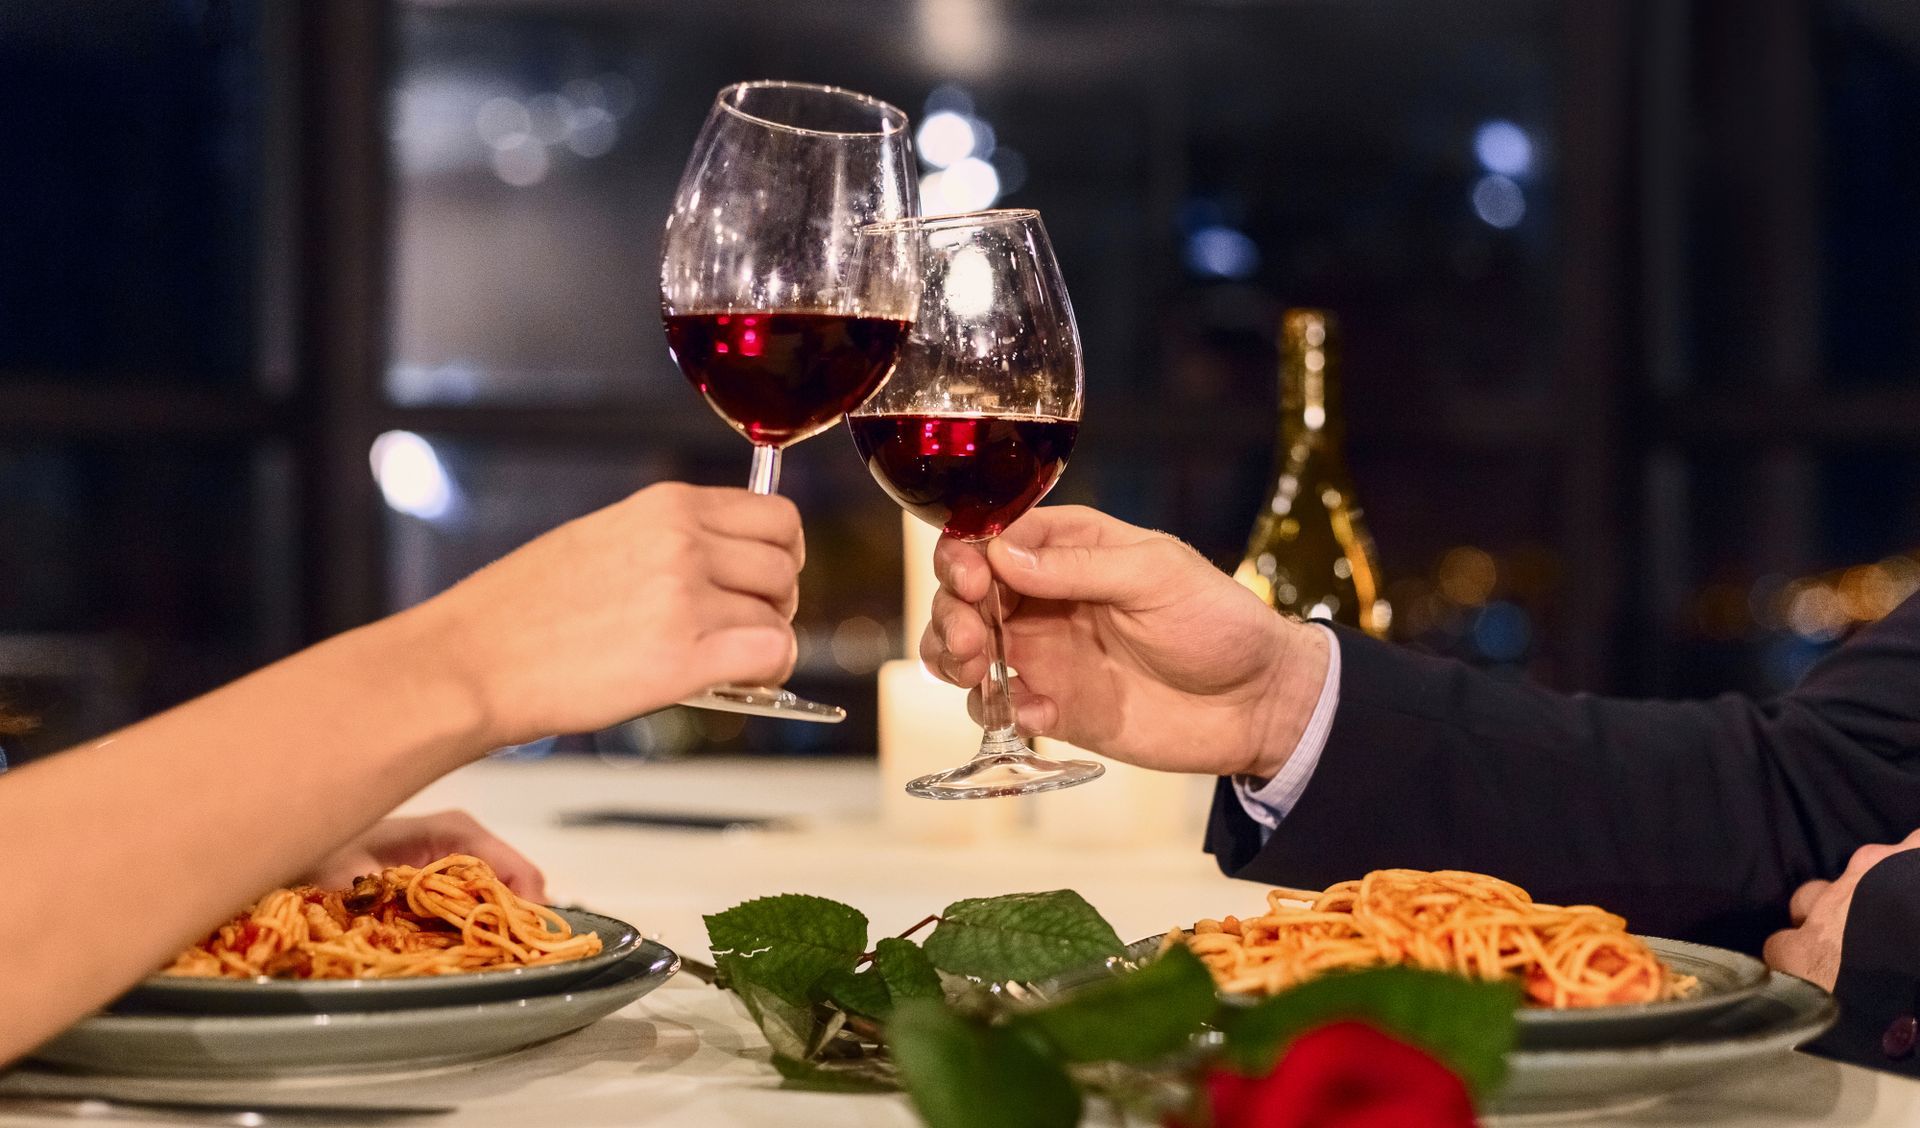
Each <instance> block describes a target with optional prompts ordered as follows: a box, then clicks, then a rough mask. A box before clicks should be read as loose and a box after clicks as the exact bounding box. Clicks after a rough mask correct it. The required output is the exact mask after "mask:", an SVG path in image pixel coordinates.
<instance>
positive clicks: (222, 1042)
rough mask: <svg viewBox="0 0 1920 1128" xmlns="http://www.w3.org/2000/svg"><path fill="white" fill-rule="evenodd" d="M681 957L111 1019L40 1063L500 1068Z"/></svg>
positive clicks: (93, 1021)
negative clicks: (587, 972)
mask: <svg viewBox="0 0 1920 1128" xmlns="http://www.w3.org/2000/svg"><path fill="white" fill-rule="evenodd" d="M679 969H680V957H678V956H676V955H674V954H673V953H672V952H671V951H669V950H667V949H666V948H664V947H661V946H660V945H659V944H655V943H654V942H653V941H651V940H641V941H639V942H638V943H637V944H636V945H634V946H633V947H632V948H631V949H630V950H629V951H628V953H627V955H626V956H625V957H623V958H620V959H618V960H617V961H616V962H615V963H614V964H613V965H612V966H610V967H604V968H603V969H602V970H601V971H600V973H599V974H598V975H596V976H594V977H593V978H592V979H590V980H588V981H586V982H583V983H576V984H574V985H573V986H571V987H569V988H566V989H564V990H562V991H558V992H553V993H546V994H534V995H529V996H527V997H525V998H516V999H505V1000H497V1001H493V1002H452V1003H448V1004H447V1005H444V1006H436V1007H427V1008H415V1009H406V1010H372V1011H369V1010H361V1011H347V1012H343V1013H338V1014H280V1015H246V1016H237V1015H230V1016H205V1015H181V1014H139V1015H132V1014H102V1015H95V1016H94V1017H92V1018H89V1019H86V1020H84V1021H82V1022H81V1023H80V1024H79V1025H77V1026H75V1027H73V1028H72V1029H70V1030H68V1031H67V1032H66V1033H64V1034H62V1035H60V1036H59V1037H57V1038H55V1039H54V1040H53V1041H51V1042H48V1043H47V1044H46V1045H44V1046H41V1047H40V1048H39V1049H38V1050H37V1051H35V1052H34V1053H33V1054H32V1055H31V1056H32V1057H33V1058H34V1059H36V1060H38V1061H41V1062H45V1063H47V1064H49V1065H55V1066H60V1067H62V1068H66V1069H77V1070H85V1071H88V1072H94V1073H116V1074H132V1075H139V1076H147V1077H271V1076H287V1075H296V1074H312V1073H356V1072H367V1071H387V1070H398V1069H419V1068H424V1067H428V1066H437V1065H449V1064H453V1063H457V1062H463V1061H472V1060H476V1059H479V1058H486V1057H493V1056H495V1055H497V1054H504V1053H508V1052H511V1051H513V1050H517V1049H521V1048H522V1047H525V1046H531V1045H534V1044H535V1043H538V1042H544V1041H547V1040H548V1039H551V1038H557V1037H559V1036H560V1035H562V1034H569V1033H572V1032H573V1031H575V1030H578V1029H580V1028H581V1027H583V1026H586V1025H588V1024H589V1023H592V1022H594V1021H596V1020H598V1019H601V1018H604V1017H606V1016H607V1015H609V1014H612V1013H613V1012H615V1011H617V1010H619V1009H620V1008H621V1007H624V1006H626V1005H627V1004H628V1003H630V1002H632V1001H633V1000H635V999H637V998H639V997H640V996H642V995H644V994H646V993H647V992H649V991H651V990H653V989H654V988H655V987H658V986H660V984H662V983H665V982H666V981H667V980H668V979H670V978H671V977H672V976H673V974H674V972H676V971H678V970H679Z"/></svg>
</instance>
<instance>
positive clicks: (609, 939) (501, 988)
mask: <svg viewBox="0 0 1920 1128" xmlns="http://www.w3.org/2000/svg"><path fill="white" fill-rule="evenodd" d="M554 911H555V912H557V913H559V914H560V915H561V916H562V917H564V918H566V921H567V923H568V924H570V925H572V926H573V930H574V932H576V933H580V932H597V933H599V935H600V954H598V955H594V956H588V957H587V958H585V959H581V960H568V961H567V962H565V963H554V964H541V965H539V966H538V967H516V968H505V969H502V970H499V971H475V972H469V973H466V974H462V975H423V976H415V977H412V978H407V979H265V978H262V979H201V978H196V977H191V976H183V975H155V976H151V977H149V978H147V979H146V980H144V981H142V982H141V984H140V985H139V986H138V987H135V988H134V989H133V990H131V991H129V992H127V994H125V995H124V996H122V997H121V998H120V1000H119V1001H118V1002H116V1003H114V1004H113V1006H112V1007H111V1008H109V1009H111V1010H113V1011H115V1012H116V1013H121V1014H135V1013H138V1014H152V1013H168V1014H341V1013H343V1012H347V1011H371V1010H400V1009H406V1008H413V1007H437V1006H445V1005H447V1004H450V1003H484V1002H489V1001H492V1000H495V999H519V998H524V997H526V996H528V995H534V994H551V993H553V992H556V991H565V990H568V989H569V988H572V987H574V986H575V985H577V984H581V983H585V982H586V981H588V980H590V979H592V978H594V977H595V976H597V975H599V974H600V973H602V972H604V971H606V970H607V969H608V968H611V967H613V966H615V965H616V964H619V963H620V962H621V961H623V960H625V959H626V958H627V957H628V956H630V955H632V954H633V953H634V952H635V951H636V950H637V949H638V947H639V946H640V944H641V943H642V941H641V939H640V933H639V932H638V931H637V930H635V928H634V927H633V926H632V925H630V924H628V923H626V922H625V921H620V920H615V919H613V918H612V917H606V916H601V915H600V914H598V913H590V912H586V911H584V910H581V909H555V910H554Z"/></svg>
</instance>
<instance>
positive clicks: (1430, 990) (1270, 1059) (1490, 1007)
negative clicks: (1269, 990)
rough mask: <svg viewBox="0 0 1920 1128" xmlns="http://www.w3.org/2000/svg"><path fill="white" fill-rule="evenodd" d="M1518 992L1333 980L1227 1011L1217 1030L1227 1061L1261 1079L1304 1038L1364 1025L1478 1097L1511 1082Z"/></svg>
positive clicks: (1436, 983) (1424, 982) (1348, 977)
mask: <svg viewBox="0 0 1920 1128" xmlns="http://www.w3.org/2000/svg"><path fill="white" fill-rule="evenodd" d="M1519 1002H1520V989H1519V987H1518V986H1517V985H1515V984H1512V983H1481V982H1476V981H1474V980H1470V979H1462V978H1460V977H1458V976H1453V975H1442V974H1440V973H1437V972H1431V971H1417V970H1414V969H1413V968H1401V967H1385V968H1376V969H1373V970H1370V971H1356V972H1352V973H1348V974H1341V975H1329V976H1326V977H1324V978H1321V979H1316V980H1313V981H1312V982H1309V983H1305V984H1302V985H1301V986H1299V987H1295V988H1293V989H1292V990H1290V991H1287V992H1285V993H1284V994H1280V995H1275V996H1274V997H1273V998H1271V999H1267V1000H1265V1001H1263V1002H1260V1003H1257V1004H1255V1005H1253V1006H1250V1007H1235V1006H1226V1007H1222V1008H1221V1009H1220V1012H1219V1016H1218V1018H1217V1020H1216V1021H1217V1023H1218V1025H1219V1026H1220V1029H1221V1030H1222V1032H1223V1033H1225V1034H1226V1056H1227V1059H1228V1060H1229V1061H1230V1062H1232V1063H1233V1064H1234V1065H1235V1066H1236V1067H1238V1068H1239V1069H1241V1070H1243V1071H1245V1072H1248V1073H1261V1072H1264V1071H1266V1070H1268V1069H1270V1068H1272V1066H1273V1063H1274V1061H1275V1060H1276V1059H1277V1058H1278V1057H1279V1055H1280V1052H1281V1051H1282V1050H1283V1049H1284V1048H1285V1047H1286V1045H1287V1043H1288V1042H1290V1041H1292V1040H1293V1039H1294V1038H1295V1037H1297V1036H1298V1035H1300V1034H1302V1033H1304V1032H1306V1031H1307V1030H1310V1029H1312V1028H1314V1027H1316V1026H1323V1025H1325V1024H1327V1023H1329V1022H1337V1021H1339V1020H1341V1019H1349V1018H1354V1019H1360V1020H1362V1021H1365V1022H1370V1023H1372V1024H1373V1025H1375V1026H1377V1027H1379V1028H1380V1029H1381V1030H1383V1031H1385V1032H1387V1033H1389V1034H1392V1035H1394V1036H1396V1037H1398V1038H1401V1039H1403V1040H1405V1041H1406V1042H1409V1043H1411V1044H1412V1045H1415V1046H1418V1047H1420V1048H1421V1049H1424V1050H1426V1051H1427V1052H1428V1053H1430V1054H1432V1055H1434V1056H1435V1057H1436V1058H1439V1059H1440V1060H1441V1061H1442V1062H1444V1063H1446V1065H1447V1066H1448V1067H1449V1068H1451V1069H1452V1070H1453V1071H1454V1072H1455V1073H1458V1074H1459V1075H1460V1078H1461V1080H1463V1081H1465V1082H1466V1084H1467V1088H1468V1089H1470V1090H1472V1091H1473V1092H1474V1093H1475V1094H1476V1095H1478V1096H1485V1095H1487V1094H1489V1093H1492V1092H1493V1091H1494V1090H1495V1089H1497V1088H1498V1087H1499V1085H1500V1082H1501V1080H1502V1079H1504V1078H1505V1076H1506V1068H1507V1057H1506V1055H1507V1051H1508V1050H1510V1049H1512V1048H1513V1039H1514V1017H1513V1012H1514V1008H1515V1007H1516V1006H1518V1005H1519Z"/></svg>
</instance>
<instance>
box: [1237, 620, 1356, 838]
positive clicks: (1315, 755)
mask: <svg viewBox="0 0 1920 1128" xmlns="http://www.w3.org/2000/svg"><path fill="white" fill-rule="evenodd" d="M1308 625H1309V626H1312V627H1314V628H1316V629H1318V630H1321V631H1325V632H1326V635H1327V680H1326V681H1324V682H1322V683H1321V684H1320V698H1319V700H1318V701H1316V702H1314V706H1313V713H1312V715H1311V716H1309V717H1308V718H1307V727H1306V730H1305V731H1303V732H1302V733H1301V734H1300V743H1298V744H1296V745H1294V746H1293V755H1291V756H1289V757H1287V762H1286V765H1285V766H1284V767H1282V768H1281V769H1280V772H1279V774H1277V775H1275V776H1274V777H1273V778H1272V779H1270V780H1267V781H1266V782H1265V783H1261V782H1260V781H1258V780H1255V779H1253V778H1252V777H1250V776H1234V777H1233V794H1234V797H1235V798H1237V799H1239V800H1240V807H1241V809H1242V810H1244V811H1246V812H1247V817H1248V818H1250V819H1252V820H1253V821H1254V822H1256V823H1258V824H1259V825H1260V840H1261V842H1262V843H1264V842H1265V841H1266V839H1267V837H1268V836H1269V835H1271V834H1272V833H1273V832H1274V830H1275V828H1277V827H1278V826H1279V825H1280V820H1281V819H1284V818H1286V817H1287V812H1289V811H1291V810H1293V805H1294V804H1295V803H1298V802H1299V801H1300V795H1301V793H1302V792H1304V791H1306V789H1307V784H1308V782H1309V781H1311V780H1312V779H1313V769H1314V768H1316V767H1318V766H1319V764H1320V753H1321V751H1322V750H1323V749H1325V748H1326V746H1327V734H1328V733H1330V732H1332V731H1333V715H1334V713H1335V712H1336V711H1338V709H1339V708H1340V638H1339V636H1337V635H1335V634H1334V633H1333V631H1332V630H1331V629H1330V628H1328V627H1327V626H1326V624H1324V623H1310V624H1308Z"/></svg>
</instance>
